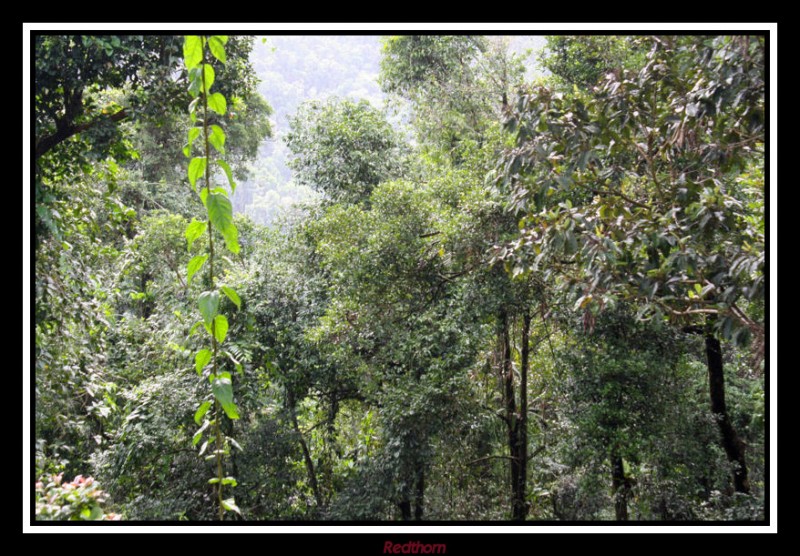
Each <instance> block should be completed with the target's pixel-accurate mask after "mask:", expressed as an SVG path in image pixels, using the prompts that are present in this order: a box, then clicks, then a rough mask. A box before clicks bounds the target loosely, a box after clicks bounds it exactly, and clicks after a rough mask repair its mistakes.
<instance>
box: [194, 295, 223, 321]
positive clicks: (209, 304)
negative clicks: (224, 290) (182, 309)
mask: <svg viewBox="0 0 800 556" xmlns="http://www.w3.org/2000/svg"><path fill="white" fill-rule="evenodd" d="M197 306H198V307H199V308H200V314H201V315H203V321H204V322H205V324H206V327H207V328H208V327H210V326H211V323H212V322H213V321H214V317H215V316H216V315H217V310H218V309H219V292H203V293H201V294H200V297H199V298H198V299H197Z"/></svg>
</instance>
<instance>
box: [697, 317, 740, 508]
mask: <svg viewBox="0 0 800 556" xmlns="http://www.w3.org/2000/svg"><path fill="white" fill-rule="evenodd" d="M712 322H713V319H712V318H710V317H709V319H708V322H707V325H708V330H707V332H706V358H707V359H708V387H709V391H710V394H711V412H712V413H713V414H714V417H715V418H716V421H717V425H718V426H719V430H720V432H721V433H722V447H723V448H724V449H725V454H726V455H727V456H728V461H730V462H731V463H732V464H734V465H735V469H734V471H733V487H734V489H735V490H736V492H743V493H749V492H750V481H749V480H748V478H747V461H746V460H745V444H744V442H743V441H742V439H741V438H739V435H738V434H737V433H736V429H734V428H733V425H732V424H731V420H730V417H729V416H728V408H727V407H726V405H725V373H724V369H723V366H722V346H721V345H720V342H719V340H718V339H717V338H716V337H715V336H714V335H713V333H712V332H711V324H712Z"/></svg>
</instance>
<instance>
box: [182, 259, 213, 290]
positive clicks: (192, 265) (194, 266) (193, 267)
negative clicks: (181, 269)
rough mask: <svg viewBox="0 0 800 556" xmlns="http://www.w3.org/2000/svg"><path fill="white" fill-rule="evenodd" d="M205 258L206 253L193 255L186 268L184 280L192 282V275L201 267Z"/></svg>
mask: <svg viewBox="0 0 800 556" xmlns="http://www.w3.org/2000/svg"><path fill="white" fill-rule="evenodd" d="M206 259H208V255H197V256H196V257H193V258H192V260H191V261H189V265H188V267H187V269H186V271H187V274H188V278H187V279H186V282H187V283H188V284H191V283H192V276H194V275H195V274H196V273H197V272H198V271H199V270H200V269H201V268H203V263H205V262H206Z"/></svg>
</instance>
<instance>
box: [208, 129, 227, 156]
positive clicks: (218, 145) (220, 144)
mask: <svg viewBox="0 0 800 556" xmlns="http://www.w3.org/2000/svg"><path fill="white" fill-rule="evenodd" d="M210 128H211V134H210V135H209V136H208V142H209V143H211V145H212V146H213V147H214V148H215V149H217V151H218V152H220V153H222V154H225V132H224V131H222V128H221V127H219V126H218V125H212V126H210Z"/></svg>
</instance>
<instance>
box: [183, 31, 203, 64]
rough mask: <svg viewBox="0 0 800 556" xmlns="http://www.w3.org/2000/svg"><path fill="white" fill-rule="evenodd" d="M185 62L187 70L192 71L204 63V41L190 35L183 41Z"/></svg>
mask: <svg viewBox="0 0 800 556" xmlns="http://www.w3.org/2000/svg"><path fill="white" fill-rule="evenodd" d="M183 61H184V63H185V64H186V69H192V68H194V67H196V66H197V65H199V64H200V62H202V61H203V39H201V38H200V37H198V36H196V35H188V36H187V37H186V38H185V39H184V40H183Z"/></svg>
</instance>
